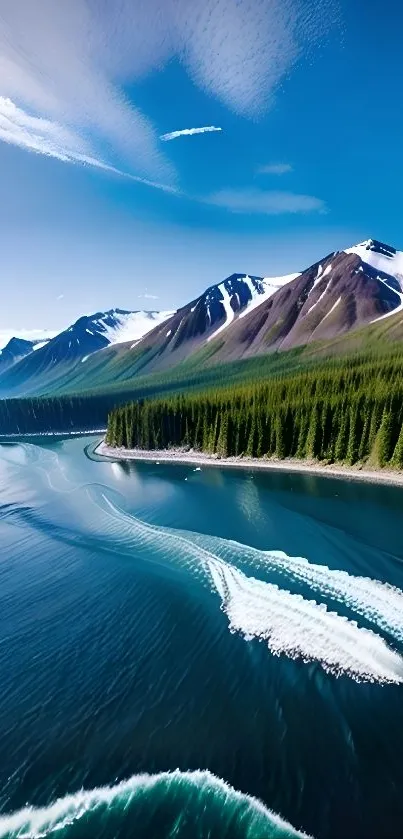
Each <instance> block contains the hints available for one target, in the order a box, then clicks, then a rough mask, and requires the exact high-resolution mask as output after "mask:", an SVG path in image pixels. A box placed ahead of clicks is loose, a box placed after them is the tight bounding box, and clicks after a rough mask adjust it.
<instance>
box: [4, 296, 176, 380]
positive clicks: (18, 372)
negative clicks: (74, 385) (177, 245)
mask: <svg viewBox="0 0 403 839" xmlns="http://www.w3.org/2000/svg"><path fill="white" fill-rule="evenodd" d="M171 314H172V313H171V312H145V311H140V312H128V311H125V310H123V309H111V310H110V311H108V312H97V313H96V314H94V315H89V316H83V317H81V318H79V319H78V320H77V321H76V322H75V323H74V324H73V325H72V326H69V327H68V328H67V329H65V330H64V331H63V332H60V333H59V334H58V335H56V336H55V337H54V338H52V339H51V340H50V341H45V342H41V343H40V344H37V346H34V345H33V342H29V341H22V342H21V339H12V341H11V342H10V343H9V344H8V345H7V346H8V347H10V344H12V345H13V346H17V344H18V346H19V347H21V354H20V355H19V356H18V355H15V358H14V361H11V363H9V364H8V365H5V366H4V367H2V366H1V359H2V356H0V392H3V394H4V392H5V391H6V392H13V391H14V390H15V391H17V392H18V393H23V392H25V390H27V391H30V390H31V389H32V388H34V389H35V388H36V385H37V384H39V380H41V381H42V382H43V383H45V382H49V383H50V382H52V381H54V380H55V379H57V378H58V377H59V376H60V375H61V373H62V372H63V374H66V373H67V371H68V370H69V369H70V368H71V367H72V366H74V365H75V364H77V362H81V361H85V360H86V359H87V358H88V357H89V356H90V355H91V354H92V353H94V352H96V351H97V350H101V349H104V348H106V347H108V346H110V345H111V344H115V343H120V342H124V341H126V342H127V341H129V342H132V344H130V346H134V345H135V344H136V342H137V341H139V340H140V338H142V337H143V336H144V335H145V333H146V332H148V331H149V330H150V329H152V328H153V327H155V326H156V325H157V324H160V323H161V322H162V321H163V320H166V319H167V318H168V317H169V316H170V315H171ZM13 342H17V344H15V343H13ZM22 345H25V346H24V352H22ZM6 349H7V348H6ZM6 349H5V350H3V354H4V353H6ZM7 358H8V359H9V360H10V359H11V353H10V352H8V354H7ZM15 362H16V363H15ZM11 365H12V366H11ZM3 371H6V372H3Z"/></svg>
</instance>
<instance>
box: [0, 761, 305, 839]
mask: <svg viewBox="0 0 403 839" xmlns="http://www.w3.org/2000/svg"><path fill="white" fill-rule="evenodd" d="M179 791H180V792H182V794H183V804H184V807H186V803H187V796H191V795H192V793H193V792H196V793H197V794H198V796H201V801H199V802H198V803H199V805H200V806H199V808H198V809H197V810H196V812H195V819H196V820H197V816H198V812H199V811H200V813H202V812H204V810H205V809H206V807H207V808H208V806H210V807H211V804H212V803H216V805H220V809H224V810H225V809H226V808H228V807H229V808H231V809H233V819H234V820H235V821H236V818H237V808H238V806H239V819H240V820H242V824H243V826H244V827H245V836H249V835H250V836H252V835H253V836H257V835H259V836H260V835H262V836H263V835H264V836H272V837H273V839H275V837H276V838H277V839H298V837H299V839H303V837H305V839H309V837H307V834H306V833H301V832H300V831H298V830H295V829H294V828H293V827H292V826H291V825H290V824H289V823H288V822H286V821H284V820H283V819H282V818H281V817H280V816H279V815H277V814H276V813H273V812H272V811H271V810H269V809H268V808H267V807H265V805H264V804H263V803H262V802H261V801H259V799H257V798H253V797H252V796H250V795H246V794H243V793H241V792H237V791H236V790H234V789H233V787H231V786H230V785H229V784H227V783H226V782H225V781H223V780H221V778H217V777H216V776H215V775H213V774H212V773H211V772H209V771H200V770H198V771H194V772H180V771H179V770H176V771H175V772H161V773H159V774H156V775H148V774H143V775H133V776H132V777H131V778H129V779H128V780H127V781H123V782H122V783H120V784H116V785H115V786H105V787H98V788H95V789H92V790H89V791H86V790H80V791H79V792H77V793H75V794H73V795H67V796H65V797H64V798H58V799H57V800H56V801H54V802H53V803H52V804H49V806H47V807H41V808H34V807H26V808H24V809H23V810H19V811H18V812H15V813H11V814H10V815H3V816H0V837H9V839H10V837H19V838H20V839H22V837H24V839H39V837H46V836H50V835H54V834H55V833H56V831H58V832H59V831H62V830H66V829H67V830H66V835H67V836H68V827H69V826H70V825H74V824H75V823H76V822H78V821H79V820H80V819H82V818H83V816H85V817H86V828H85V829H84V834H83V835H86V836H89V835H90V830H91V814H94V815H95V814H97V813H99V812H100V811H103V812H105V819H107V817H108V811H109V810H111V809H113V808H121V809H122V810H123V808H124V809H126V808H127V807H129V806H134V807H135V804H136V799H138V798H139V799H141V798H144V796H145V795H147V794H150V793H151V794H152V793H155V794H156V796H157V797H156V799H155V800H154V801H153V808H152V809H153V811H155V808H156V807H157V805H158V798H159V796H161V798H165V797H168V798H169V796H170V795H171V794H172V797H173V798H172V800H173V801H174V800H175V799H177V795H178V792H179ZM150 804H151V802H150ZM193 806H194V805H193ZM187 813H188V817H189V812H188V811H187ZM134 816H135V810H134ZM134 829H135V828H134ZM74 835H77V834H76V833H75V834H74Z"/></svg>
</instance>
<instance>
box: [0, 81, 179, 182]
mask: <svg viewBox="0 0 403 839" xmlns="http://www.w3.org/2000/svg"><path fill="white" fill-rule="evenodd" d="M0 141H3V142H5V143H8V144H10V145H14V146H19V148H23V149H26V150H27V151H32V152H36V153H37V154H43V155H45V156H47V157H54V158H56V160H61V161H62V162H64V163H79V164H81V165H83V166H93V167H95V168H97V169H103V170H104V171H106V172H111V173H113V174H115V175H118V176H120V177H122V178H129V179H130V180H132V181H135V182H136V183H141V184H144V185H145V186H150V187H153V188H154V189H161V190H163V191H166V192H171V193H179V190H177V189H176V188H175V187H173V186H170V185H169V184H162V183H158V182H156V181H151V180H149V179H147V178H141V177H140V176H138V175H132V174H130V173H129V172H123V171H121V170H120V169H117V168H116V167H115V166H109V165H108V164H107V163H105V162H104V161H102V160H100V159H98V158H95V157H93V156H92V155H91V150H90V148H89V146H88V144H86V142H85V141H84V140H83V139H82V138H81V137H80V136H79V135H78V134H75V133H74V132H73V131H70V130H68V129H66V128H63V126H61V125H59V124H58V123H56V122H52V121H51V120H48V119H44V118H42V117H34V116H31V115H30V114H27V113H26V112H25V111H24V110H23V109H22V108H17V106H16V105H15V104H14V102H12V101H11V99H6V98H5V97H4V96H0Z"/></svg>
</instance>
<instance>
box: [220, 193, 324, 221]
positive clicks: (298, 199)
mask: <svg viewBox="0 0 403 839" xmlns="http://www.w3.org/2000/svg"><path fill="white" fill-rule="evenodd" d="M205 201H206V202H207V203H208V204H214V205H215V206H217V207H223V208H225V209H226V210H229V211H230V212H232V213H260V214H262V215H271V216H277V215H282V214H285V213H312V212H319V213H324V212H326V204H325V202H324V201H322V199H321V198H315V197H314V196H313V195H301V194H299V193H295V192H282V191H273V190H267V191H266V190H262V189H222V190H219V191H218V192H215V193H214V194H213V195H210V196H208V197H207V198H205Z"/></svg>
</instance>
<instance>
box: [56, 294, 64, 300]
mask: <svg viewBox="0 0 403 839" xmlns="http://www.w3.org/2000/svg"><path fill="white" fill-rule="evenodd" d="M63 297H64V294H59V295H58V297H57V298H56V300H63Z"/></svg>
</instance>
